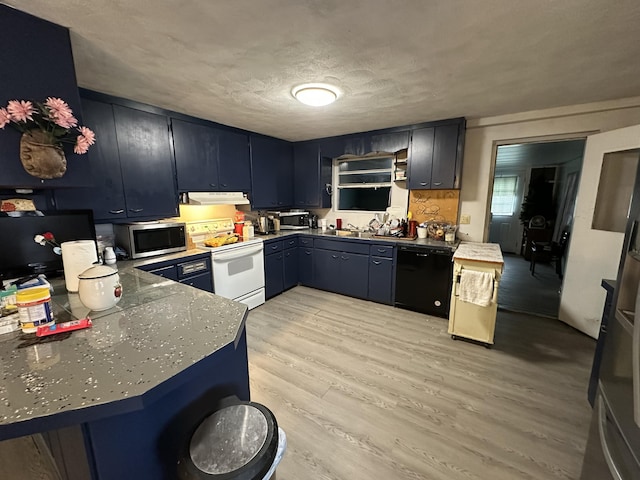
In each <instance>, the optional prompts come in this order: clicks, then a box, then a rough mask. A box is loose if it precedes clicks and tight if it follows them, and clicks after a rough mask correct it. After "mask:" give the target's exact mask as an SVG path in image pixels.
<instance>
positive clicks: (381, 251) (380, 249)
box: [378, 248, 387, 253]
mask: <svg viewBox="0 0 640 480" xmlns="http://www.w3.org/2000/svg"><path fill="white" fill-rule="evenodd" d="M386 251H387V249H386V248H379V249H378V252H380V253H384V252H386Z"/></svg>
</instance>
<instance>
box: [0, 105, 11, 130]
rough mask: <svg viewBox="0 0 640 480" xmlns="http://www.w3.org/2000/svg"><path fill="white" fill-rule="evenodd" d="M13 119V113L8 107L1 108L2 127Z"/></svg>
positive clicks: (0, 123)
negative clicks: (11, 113)
mask: <svg viewBox="0 0 640 480" xmlns="http://www.w3.org/2000/svg"><path fill="white" fill-rule="evenodd" d="M10 121H11V115H9V112H7V109H6V108H0V128H4V127H5V126H6V125H7V124H8V123H9V122H10Z"/></svg>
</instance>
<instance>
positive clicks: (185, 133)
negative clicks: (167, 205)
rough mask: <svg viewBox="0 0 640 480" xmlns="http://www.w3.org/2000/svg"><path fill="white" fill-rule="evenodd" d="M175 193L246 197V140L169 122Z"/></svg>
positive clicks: (202, 126)
mask: <svg viewBox="0 0 640 480" xmlns="http://www.w3.org/2000/svg"><path fill="white" fill-rule="evenodd" d="M172 130H173V144H174V149H175V159H176V172H177V181H178V190H179V191H181V192H209V191H211V192H232V191H240V192H245V193H248V192H249V191H250V190H251V164H250V155H249V137H248V135H247V134H246V133H244V132H234V131H231V130H224V129H221V128H216V127H213V126H210V125H206V124H202V123H193V122H188V121H183V120H179V119H173V120H172Z"/></svg>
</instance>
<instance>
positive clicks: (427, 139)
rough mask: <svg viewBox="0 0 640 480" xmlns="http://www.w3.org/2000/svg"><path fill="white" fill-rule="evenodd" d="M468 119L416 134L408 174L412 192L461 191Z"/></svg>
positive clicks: (436, 126)
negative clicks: (427, 190) (424, 190)
mask: <svg viewBox="0 0 640 480" xmlns="http://www.w3.org/2000/svg"><path fill="white" fill-rule="evenodd" d="M464 133H465V121H464V119H455V120H450V121H447V122H446V123H445V122H443V123H441V124H437V125H435V126H433V127H426V128H418V129H416V130H414V131H413V134H412V139H411V148H410V154H409V167H408V171H407V177H408V182H407V186H408V187H409V189H410V190H420V189H432V190H438V189H453V188H460V176H461V173H462V154H463V149H464Z"/></svg>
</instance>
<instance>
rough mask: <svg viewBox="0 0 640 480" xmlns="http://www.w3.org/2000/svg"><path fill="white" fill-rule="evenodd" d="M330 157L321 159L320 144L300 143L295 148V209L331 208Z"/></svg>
mask: <svg viewBox="0 0 640 480" xmlns="http://www.w3.org/2000/svg"><path fill="white" fill-rule="evenodd" d="M331 164H332V160H331V158H329V157H321V154H320V145H319V143H318V142H315V141H314V142H300V143H296V144H294V146H293V172H294V181H293V187H294V200H293V204H294V206H295V207H300V208H310V207H311V208H329V207H331V196H330V195H329V194H328V193H327V192H328V191H329V190H328V188H327V185H329V186H330V185H331Z"/></svg>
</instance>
